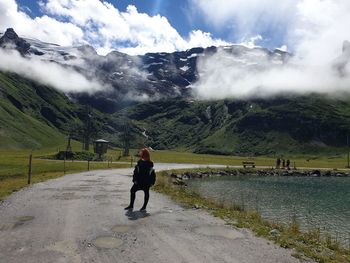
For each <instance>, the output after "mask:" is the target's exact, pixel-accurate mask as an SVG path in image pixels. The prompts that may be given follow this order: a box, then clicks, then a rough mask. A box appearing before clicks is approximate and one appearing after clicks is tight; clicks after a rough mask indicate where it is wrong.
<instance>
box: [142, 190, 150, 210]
mask: <svg viewBox="0 0 350 263" xmlns="http://www.w3.org/2000/svg"><path fill="white" fill-rule="evenodd" d="M143 191H144V192H145V198H144V201H143V206H142V209H146V207H147V204H148V200H149V187H145V188H143Z"/></svg>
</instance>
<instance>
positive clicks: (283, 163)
mask: <svg viewBox="0 0 350 263" xmlns="http://www.w3.org/2000/svg"><path fill="white" fill-rule="evenodd" d="M282 168H283V169H284V168H286V161H285V160H284V159H282Z"/></svg>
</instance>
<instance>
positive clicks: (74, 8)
mask: <svg viewBox="0 0 350 263" xmlns="http://www.w3.org/2000/svg"><path fill="white" fill-rule="evenodd" d="M39 4H40V7H41V10H42V12H43V13H44V15H43V16H41V17H35V18H31V17H29V16H28V15H27V14H26V13H24V12H23V11H21V10H20V9H19V8H18V5H17V4H16V2H15V0H0V30H3V31H4V30H5V29H6V28H7V27H13V28H15V30H16V31H17V32H18V33H19V34H20V35H25V36H28V37H35V38H37V39H40V40H42V41H47V42H52V43H57V44H60V45H64V46H67V45H78V44H88V43H89V44H90V45H92V46H94V47H95V48H96V49H97V51H98V53H99V54H102V55H105V54H107V53H109V52H110V51H112V50H118V51H121V52H126V53H128V54H131V55H136V54H144V53H146V52H173V51H176V50H185V49H188V48H192V47H193V45H196V46H197V45H198V46H203V47H206V46H211V45H216V44H218V43H222V44H224V43H225V44H227V42H225V41H223V40H220V39H214V38H213V37H212V36H211V35H210V34H209V33H206V32H202V31H200V30H195V31H192V32H190V33H189V36H188V37H187V38H184V37H182V36H181V35H180V34H179V33H178V32H177V30H176V29H175V28H174V27H173V26H172V25H171V24H170V23H169V21H168V19H167V18H166V17H164V16H160V15H155V16H149V15H148V14H145V13H140V12H138V10H137V9H136V7H135V6H132V5H129V6H128V7H127V9H126V10H125V11H124V12H122V11H120V10H118V9H117V8H116V7H115V6H113V5H112V4H111V3H109V2H107V1H100V0H46V1H39ZM23 25H26V26H23Z"/></svg>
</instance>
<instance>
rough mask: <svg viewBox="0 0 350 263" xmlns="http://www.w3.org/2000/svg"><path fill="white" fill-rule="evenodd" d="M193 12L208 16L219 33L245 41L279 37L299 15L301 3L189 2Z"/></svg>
mask: <svg viewBox="0 0 350 263" xmlns="http://www.w3.org/2000/svg"><path fill="white" fill-rule="evenodd" d="M189 2H190V6H191V7H192V13H195V14H197V15H199V16H204V17H206V19H205V21H206V22H207V23H208V24H209V25H210V26H214V27H216V30H219V31H220V30H231V33H232V34H231V35H232V36H233V37H232V38H233V41H235V42H244V41H247V40H248V39H250V38H252V37H254V36H256V35H262V36H264V35H265V34H266V33H269V32H270V33H271V35H270V37H280V36H281V35H283V33H284V31H285V29H286V28H287V27H288V25H289V23H291V22H292V21H293V20H294V18H295V15H296V4H295V3H296V2H298V0H283V1H276V0H216V1H211V0H189Z"/></svg>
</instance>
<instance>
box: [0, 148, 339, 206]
mask: <svg viewBox="0 0 350 263" xmlns="http://www.w3.org/2000/svg"><path fill="white" fill-rule="evenodd" d="M59 149H64V144H62V145H60V146H57V147H51V148H46V149H42V150H35V151H30V150H0V199H3V198H4V197H5V196H7V195H9V194H11V193H12V192H14V191H18V190H19V189H21V188H23V187H25V186H27V175H28V162H29V155H30V154H33V162H32V183H36V182H41V181H45V180H48V179H52V178H57V177H59V176H62V175H63V174H64V163H63V161H55V160H44V159H42V157H43V156H49V155H54V154H55V153H57V151H58V150H59ZM73 150H75V151H80V150H81V144H80V143H78V142H73ZM136 153H137V150H135V149H133V150H131V151H130V154H131V155H132V156H133V157H122V158H120V157H119V156H120V155H121V150H120V149H109V151H108V153H107V155H106V157H107V159H110V160H112V161H113V163H110V164H108V163H107V162H91V163H90V170H96V169H108V168H121V167H130V166H131V163H132V164H133V165H134V164H135V162H136V160H137V157H135V156H134V155H135V154H136ZM151 154H152V160H153V161H154V162H156V163H157V162H163V163H194V164H221V165H242V162H243V161H247V160H249V161H254V162H255V163H256V165H257V166H267V167H272V166H274V164H275V158H271V157H239V156H222V155H208V154H194V153H190V152H176V151H153V152H152V153H151ZM131 158H132V162H131ZM285 158H287V157H285ZM290 160H291V164H292V166H293V165H294V162H295V164H296V167H297V168H301V167H306V168H330V169H344V168H345V166H346V156H335V157H321V156H318V157H312V156H307V157H305V156H304V157H303V156H297V157H290ZM125 162H126V163H125ZM87 169H88V165H87V162H84V161H74V162H71V161H66V163H65V171H66V174H68V173H77V172H82V171H87Z"/></svg>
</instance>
